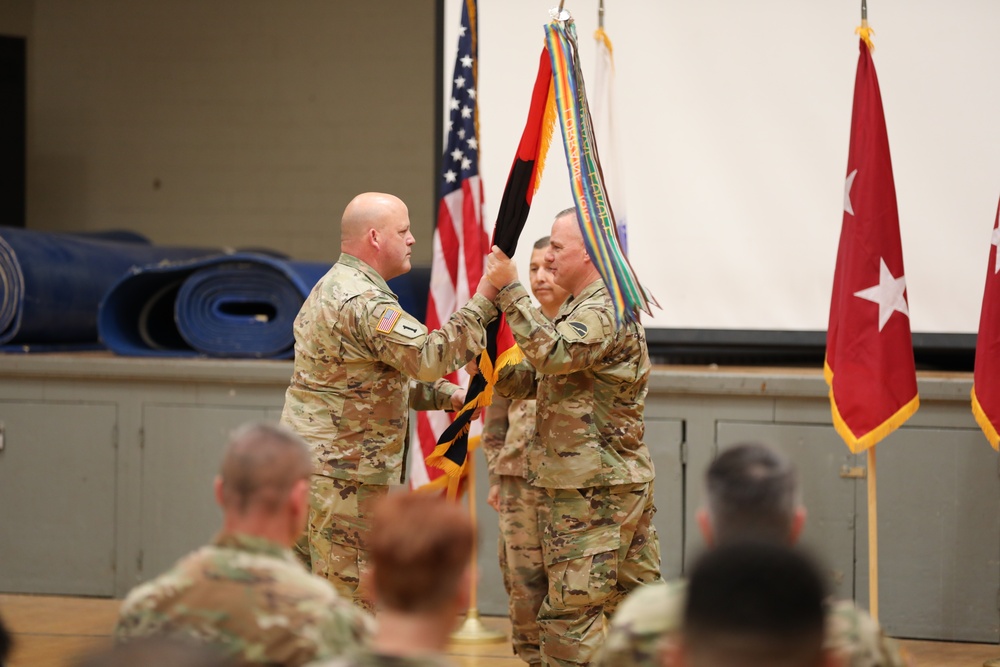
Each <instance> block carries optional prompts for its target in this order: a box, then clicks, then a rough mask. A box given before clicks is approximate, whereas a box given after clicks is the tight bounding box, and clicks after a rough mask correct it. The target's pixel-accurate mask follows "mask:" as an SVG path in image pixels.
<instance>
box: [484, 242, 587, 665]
mask: <svg viewBox="0 0 1000 667" xmlns="http://www.w3.org/2000/svg"><path fill="white" fill-rule="evenodd" d="M548 248H549V237H548V236H545V237H542V238H540V239H539V240H538V241H536V242H535V246H534V248H533V249H532V251H531V261H530V263H529V268H528V272H529V282H530V284H531V293H532V294H533V295H534V296H535V298H536V299H538V303H539V304H540V306H541V307H540V310H541V311H542V314H543V315H545V316H546V317H547V318H549V319H550V320H552V319H555V317H556V315H557V314H558V312H559V307H560V306H562V304H563V303H564V302H565V301H566V297H568V296H569V293H568V292H566V290H564V289H563V288H561V287H559V286H558V285H556V284H555V283H554V282H553V281H552V274H551V273H550V272H549V270H548V266H547V265H546V264H545V254H546V253H547V252H548ZM534 436H535V402H534V401H532V400H513V401H512V400H510V399H507V398H503V397H502V396H495V397H494V399H493V404H492V405H490V406H489V407H488V408H487V409H486V423H485V424H484V426H483V437H482V447H483V452H484V453H485V454H486V460H487V462H488V464H489V472H490V490H489V494H488V495H487V497H486V502H488V503H489V504H490V505H491V506H492V507H493V509H495V510H497V512H498V513H499V515H500V537H499V539H498V540H497V542H498V545H497V547H498V550H499V553H500V572H501V574H503V583H504V588H505V589H506V590H507V598H508V608H509V610H510V628H511V641H512V644H513V647H514V653H515V654H517V656H518V657H519V658H521V660H524V661H525V662H527V663H529V664H538V663H539V662H540V661H541V655H540V654H539V648H538V610H539V608H540V607H541V606H542V600H543V599H545V591H546V588H547V580H546V578H545V566H544V564H543V562H542V544H541V537H540V536H539V533H538V505H539V504H540V502H541V500H540V494H542V493H543V492H542V490H541V489H540V488H538V487H536V486H533V485H532V484H529V483H528V480H527V455H528V450H527V446H528V443H529V442H530V441H531V439H532V438H533V437H534Z"/></svg>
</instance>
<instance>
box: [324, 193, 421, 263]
mask: <svg viewBox="0 0 1000 667" xmlns="http://www.w3.org/2000/svg"><path fill="white" fill-rule="evenodd" d="M413 243H414V238H413V235H412V234H411V233H410V215H409V211H408V210H407V208H406V204H404V203H403V201H402V200H401V199H400V198H399V197H394V196H393V195H389V194H385V193H383V192H365V193H362V194H360V195H358V196H357V197H355V198H354V199H352V200H351V203H349V204H348V205H347V208H345V209H344V215H343V217H342V218H341V219H340V250H341V252H346V253H347V254H349V255H353V256H355V257H357V258H358V259H360V260H362V261H364V262H365V263H366V264H368V265H369V266H371V267H372V268H373V269H375V270H376V271H377V272H378V273H379V275H381V276H382V277H383V278H385V279H386V280H389V279H390V278H395V277H396V276H399V275H402V274H404V273H406V272H407V271H409V270H410V246H412V245H413Z"/></svg>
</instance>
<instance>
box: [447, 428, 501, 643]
mask: <svg viewBox="0 0 1000 667" xmlns="http://www.w3.org/2000/svg"><path fill="white" fill-rule="evenodd" d="M467 456H468V460H467V461H466V464H465V465H466V469H467V474H466V477H465V479H466V489H467V490H468V493H467V494H466V495H467V496H468V498H469V519H470V520H471V521H472V526H473V530H475V532H476V533H477V534H478V533H479V523H478V520H477V519H476V466H475V460H476V457H475V451H474V450H473V449H472V447H470V448H469V453H468V454H467ZM477 542H478V540H475V539H474V540H473V541H472V554H471V555H470V556H469V560H470V562H469V573H470V577H471V578H472V581H471V582H470V585H469V611H468V612H467V613H466V614H465V621H464V622H463V623H462V627H460V628H459V629H458V630H456V631H455V632H453V633H451V640H452V641H453V642H455V643H456V644H492V643H494V642H502V641H504V640H505V639H507V633H505V632H499V631H497V630H490V629H489V628H487V627H486V626H485V625H483V622H482V621H481V620H480V619H479V609H478V607H477V606H476V605H477V598H478V594H479V572H478V570H477V564H478V562H479V548H478V547H477V546H476V545H477Z"/></svg>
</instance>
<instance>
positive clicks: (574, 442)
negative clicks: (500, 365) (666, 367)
mask: <svg viewBox="0 0 1000 667" xmlns="http://www.w3.org/2000/svg"><path fill="white" fill-rule="evenodd" d="M497 303H498V305H499V306H500V308H501V310H503V312H504V314H505V315H506V316H507V322H508V324H509V325H510V328H511V331H512V332H513V334H514V339H515V340H516V341H517V344H518V346H519V347H520V348H521V350H522V352H524V356H525V361H524V362H522V363H521V364H518V365H517V366H514V367H507V368H505V369H503V370H502V371H501V376H500V381H499V382H498V383H497V391H498V392H499V393H500V394H501V395H504V396H508V397H510V398H531V397H535V398H536V399H537V403H536V406H535V407H536V410H537V421H536V424H537V433H536V436H535V437H536V439H537V440H536V442H534V443H532V446H531V447H529V451H528V479H529V481H530V482H531V483H532V484H534V485H536V486H541V487H545V488H560V489H575V488H585V487H591V486H614V485H617V484H636V483H642V482H649V481H652V479H653V463H652V461H651V460H650V457H649V450H648V449H647V448H646V445H645V443H643V440H642V436H643V429H644V427H643V421H642V411H643V401H644V400H645V398H646V383H647V381H648V379H649V370H650V364H649V354H648V353H647V351H646V336H645V332H644V331H643V329H642V327H641V326H640V325H638V324H635V323H631V324H624V325H623V326H622V327H621V328H617V329H616V328H615V320H614V313H613V310H612V308H613V307H612V304H611V299H610V297H609V296H608V290H607V289H606V288H605V287H604V283H603V282H602V281H601V280H596V281H594V282H593V283H591V284H590V285H588V286H587V287H586V288H584V289H583V290H582V291H581V293H580V294H578V295H575V296H574V297H573V298H571V299H569V300H568V301H567V302H566V303H565V304H563V306H562V308H561V309H560V311H559V314H558V315H557V316H556V319H555V320H554V321H553V322H550V321H549V320H548V319H547V318H546V317H545V316H544V315H543V314H542V313H541V312H540V311H539V310H537V309H535V308H534V307H533V306H532V305H531V299H530V298H528V293H527V292H526V291H525V290H524V287H522V286H521V284H520V283H518V282H514V283H511V284H510V285H508V286H507V287H505V288H504V289H502V290H501V291H500V295H499V296H498V297H497ZM536 369H537V372H538V374H539V376H540V377H539V378H538V380H537V387H536V379H535V373H536Z"/></svg>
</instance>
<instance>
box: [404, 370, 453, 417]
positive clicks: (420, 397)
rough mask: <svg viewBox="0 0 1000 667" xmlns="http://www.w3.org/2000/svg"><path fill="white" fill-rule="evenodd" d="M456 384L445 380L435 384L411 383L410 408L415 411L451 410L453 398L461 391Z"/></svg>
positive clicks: (436, 381) (442, 379)
mask: <svg viewBox="0 0 1000 667" xmlns="http://www.w3.org/2000/svg"><path fill="white" fill-rule="evenodd" d="M461 389H462V388H461V387H459V386H458V385H457V384H455V383H454V382H449V381H448V380H445V379H444V378H441V379H440V380H435V381H434V382H417V381H416V380H414V381H411V382H410V407H411V408H413V409H414V410H451V409H453V407H454V406H453V404H452V400H451V397H452V396H453V395H454V394H455V392H458V391H461Z"/></svg>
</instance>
